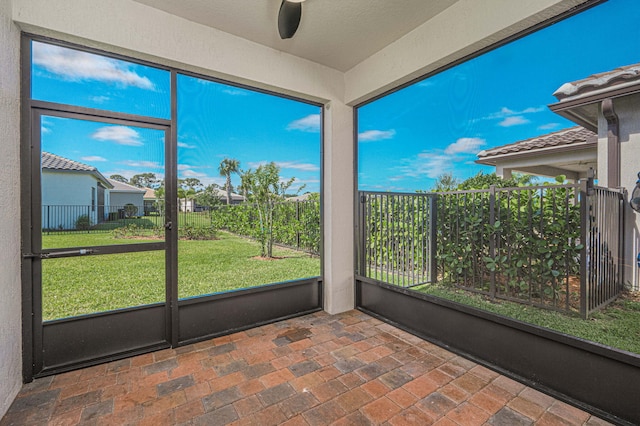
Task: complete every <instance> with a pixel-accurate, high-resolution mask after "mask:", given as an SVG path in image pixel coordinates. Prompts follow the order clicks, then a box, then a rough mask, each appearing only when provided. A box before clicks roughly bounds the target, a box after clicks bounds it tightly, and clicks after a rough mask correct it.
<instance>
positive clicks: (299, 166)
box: [247, 161, 320, 172]
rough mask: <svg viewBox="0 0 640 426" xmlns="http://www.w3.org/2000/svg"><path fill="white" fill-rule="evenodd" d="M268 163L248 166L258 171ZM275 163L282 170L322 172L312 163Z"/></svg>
mask: <svg viewBox="0 0 640 426" xmlns="http://www.w3.org/2000/svg"><path fill="white" fill-rule="evenodd" d="M267 163H269V161H254V162H249V163H247V165H248V166H249V167H250V168H252V169H257V168H258V167H260V166H264V165H265V164H267ZM274 163H275V164H276V166H278V167H280V168H281V169H293V170H301V171H303V172H317V171H318V170H320V167H319V166H318V165H316V164H311V163H296V162H294V161H274Z"/></svg>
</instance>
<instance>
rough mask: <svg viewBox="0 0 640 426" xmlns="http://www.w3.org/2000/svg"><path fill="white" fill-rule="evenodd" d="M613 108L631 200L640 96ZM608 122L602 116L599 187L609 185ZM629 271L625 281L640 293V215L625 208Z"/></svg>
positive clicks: (638, 166) (637, 164) (639, 166)
mask: <svg viewBox="0 0 640 426" xmlns="http://www.w3.org/2000/svg"><path fill="white" fill-rule="evenodd" d="M613 107H614V110H615V112H616V114H617V115H618V122H619V123H620V128H619V131H620V134H619V143H620V185H621V186H622V187H623V188H625V189H626V190H627V192H628V196H627V201H628V200H629V198H630V197H631V193H632V192H633V189H634V188H635V186H636V181H637V180H638V172H640V161H639V159H640V95H632V96H625V97H622V98H617V99H614V101H613ZM608 167H610V165H609V164H608V163H607V122H606V120H605V119H604V117H603V116H602V113H600V115H599V117H598V176H599V182H598V183H599V185H601V186H608V182H607V170H608ZM625 209H626V210H625V215H626V216H625V248H626V250H625V271H624V281H625V284H627V285H628V286H629V287H631V288H632V289H633V290H636V291H638V290H640V268H638V266H637V264H636V258H637V256H638V253H640V213H636V212H634V211H633V210H632V209H631V208H630V207H629V205H628V203H627V204H626V205H625Z"/></svg>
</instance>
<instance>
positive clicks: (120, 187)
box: [107, 179, 147, 193]
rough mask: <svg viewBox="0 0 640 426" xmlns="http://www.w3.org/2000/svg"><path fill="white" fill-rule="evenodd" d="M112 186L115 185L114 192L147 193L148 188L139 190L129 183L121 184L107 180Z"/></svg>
mask: <svg viewBox="0 0 640 426" xmlns="http://www.w3.org/2000/svg"><path fill="white" fill-rule="evenodd" d="M107 180H108V181H109V183H110V184H111V185H113V189H112V190H111V191H112V192H142V193H144V192H146V191H147V190H146V188H138V187H137V186H133V185H129V184H128V183H124V182H119V181H117V180H113V179H107Z"/></svg>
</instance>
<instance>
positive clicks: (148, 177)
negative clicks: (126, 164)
mask: <svg viewBox="0 0 640 426" xmlns="http://www.w3.org/2000/svg"><path fill="white" fill-rule="evenodd" d="M158 183H159V181H158V178H156V175H155V174H153V173H139V174H137V175H133V176H132V177H131V179H130V180H129V185H133V186H137V187H138V188H155V187H157V186H158Z"/></svg>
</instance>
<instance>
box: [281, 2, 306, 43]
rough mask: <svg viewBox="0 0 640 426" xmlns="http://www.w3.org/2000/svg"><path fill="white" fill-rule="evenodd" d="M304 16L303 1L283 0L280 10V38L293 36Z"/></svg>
mask: <svg viewBox="0 0 640 426" xmlns="http://www.w3.org/2000/svg"><path fill="white" fill-rule="evenodd" d="M301 17H302V3H291V2H288V1H287V0H282V4H281V5H280V11H279V12H278V32H279V33H280V38H281V39H285V38H291V37H293V35H294V34H295V33H296V31H297V30H298V25H300V18H301Z"/></svg>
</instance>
